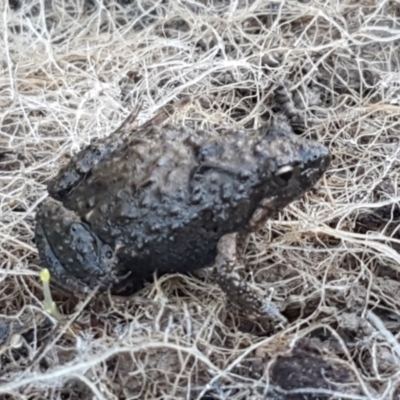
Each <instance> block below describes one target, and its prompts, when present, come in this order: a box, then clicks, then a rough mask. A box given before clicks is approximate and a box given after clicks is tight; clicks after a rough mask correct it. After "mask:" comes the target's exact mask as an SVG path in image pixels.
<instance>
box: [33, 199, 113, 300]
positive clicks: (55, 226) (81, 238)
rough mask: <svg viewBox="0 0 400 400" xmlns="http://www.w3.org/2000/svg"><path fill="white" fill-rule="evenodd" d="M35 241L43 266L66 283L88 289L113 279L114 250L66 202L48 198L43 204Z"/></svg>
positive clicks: (103, 284)
mask: <svg viewBox="0 0 400 400" xmlns="http://www.w3.org/2000/svg"><path fill="white" fill-rule="evenodd" d="M35 241H36V245H37V247H38V250H39V257H40V260H41V262H42V266H43V267H44V268H47V269H48V270H49V271H50V273H51V276H52V277H53V278H54V280H55V282H56V283H58V284H60V285H61V286H62V287H65V288H67V289H70V290H72V291H79V292H88V291H90V290H92V289H94V288H95V287H96V286H98V285H100V287H102V288H107V287H109V286H110V285H111V284H112V283H113V276H112V271H113V267H114V266H115V265H116V263H117V257H116V255H115V252H114V250H113V249H112V247H111V246H109V245H108V244H106V243H104V242H103V241H102V240H101V239H100V238H99V237H98V236H97V235H95V234H94V233H93V232H92V231H91V229H90V227H89V226H88V225H87V224H85V223H83V222H82V221H81V219H80V218H79V217H78V216H77V215H76V214H75V213H74V212H72V211H69V210H67V209H66V208H64V206H63V205H62V203H60V202H58V201H56V200H54V199H52V198H47V199H46V200H45V201H44V202H43V203H42V204H41V205H40V207H39V210H38V212H37V214H36V232H35Z"/></svg>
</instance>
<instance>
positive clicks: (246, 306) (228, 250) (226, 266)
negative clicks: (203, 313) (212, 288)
mask: <svg viewBox="0 0 400 400" xmlns="http://www.w3.org/2000/svg"><path fill="white" fill-rule="evenodd" d="M238 235H239V236H241V235H240V234H238V233H231V234H227V235H225V236H222V238H221V239H220V240H219V242H218V248H217V249H218V254H217V257H216V260H215V263H214V268H215V269H216V272H217V283H218V284H219V286H220V287H221V289H222V290H223V291H224V292H225V293H226V295H227V296H228V298H229V300H230V301H231V302H232V303H234V304H235V305H236V306H237V307H239V308H240V309H243V310H244V311H246V312H249V314H253V315H254V314H255V315H260V314H261V315H267V316H269V317H271V318H272V319H275V320H281V321H286V318H285V317H284V316H283V315H281V313H280V312H279V310H278V308H277V307H276V305H274V304H273V303H272V302H271V301H269V300H267V299H265V298H264V297H263V296H262V294H261V293H260V291H259V290H258V289H257V288H255V287H252V286H250V285H249V284H248V283H246V282H245V281H244V280H243V279H241V278H240V276H239V275H238V274H237V273H235V272H234V267H235V266H236V265H237V263H238V258H237V243H238ZM239 238H243V236H241V237H239Z"/></svg>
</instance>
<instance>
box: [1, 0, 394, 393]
mask: <svg viewBox="0 0 400 400" xmlns="http://www.w3.org/2000/svg"><path fill="white" fill-rule="evenodd" d="M0 8H1V19H0V27H1V33H2V34H1V38H0V54H3V56H2V59H1V63H0V205H1V212H0V224H1V228H0V277H1V286H0V288H1V291H0V310H1V316H0V357H1V363H0V371H1V372H0V398H1V399H3V398H4V399H20V398H26V399H30V400H31V399H32V400H33V399H43V398H46V399H48V398H54V399H88V398H96V399H163V400H166V399H203V400H206V399H209V400H210V399H215V400H216V399H237V400H238V399H251V400H256V399H278V400H279V399H328V398H330V399H397V398H400V375H399V373H398V368H399V364H400V346H399V343H398V340H397V338H398V332H399V329H400V312H399V310H400V294H399V292H400V283H399V279H398V271H399V265H400V254H399V253H398V250H399V248H400V247H399V245H400V241H399V239H400V235H399V233H398V230H397V227H398V223H397V221H398V220H399V219H400V212H399V209H398V201H399V194H398V187H399V183H398V172H399V167H400V163H399V161H398V160H399V155H398V153H399V152H400V146H399V141H400V135H399V132H400V130H399V129H400V124H399V115H400V75H399V70H400V53H399V51H398V49H399V46H400V23H399V20H400V5H399V4H398V3H397V2H394V1H388V0H387V1H386V0H375V1H374V0H365V1H356V0H353V1H352V0H347V1H345V0H339V1H330V2H327V1H321V2H320V1H316V0H310V1H306V0H304V1H295V0H293V1H287V2H273V1H265V0H263V1H262V0H260V1H257V0H255V1H247V2H246V1H242V0H237V1H217V0H216V1H211V0H209V1H206V0H198V1H195V0H193V1H185V0H182V1H172V0H169V1H168V0H158V1H157V0H143V1H129V0H125V1H122V0H120V1H115V0H110V1H105V0H104V1H103V2H101V1H100V0H75V1H68V0H65V1H62V0H54V1H51V0H42V1H40V0H29V1H24V0H19V1H17V0H9V3H8V4H7V2H5V3H4V2H3V3H1V4H0ZM279 84H283V85H284V86H285V87H286V88H287V90H288V91H289V92H290V93H291V94H292V95H293V99H294V103H293V107H295V108H296V109H299V110H300V111H302V115H303V116H304V120H305V121H306V126H305V127H304V126H302V127H300V128H299V133H301V134H304V135H305V136H307V137H310V138H313V139H315V140H319V141H321V142H322V143H324V144H325V145H326V146H328V147H329V148H330V150H331V153H332V165H331V167H330V169H329V171H328V173H327V174H326V176H325V177H324V179H323V180H322V181H321V182H320V183H319V184H318V185H317V186H316V188H315V190H313V191H312V192H311V193H308V194H307V195H306V196H305V197H304V198H302V199H300V200H299V201H297V202H295V203H293V204H292V205H290V206H289V207H287V209H286V210H285V211H284V212H282V213H280V215H278V216H277V217H276V219H274V220H272V221H268V223H267V224H266V225H265V227H264V229H262V230H261V231H260V232H257V233H256V234H253V235H252V236H251V239H250V241H249V243H248V245H247V248H246V250H245V254H244V260H245V262H244V267H243V268H242V269H241V270H239V271H238V273H239V274H241V275H242V276H243V279H247V280H248V281H249V282H253V283H254V285H256V286H257V287H258V288H259V289H260V290H261V291H263V292H265V294H268V293H269V294H270V295H271V300H272V301H274V303H275V304H277V305H278V306H279V307H281V312H282V314H283V315H284V316H285V317H286V318H287V319H288V323H287V324H284V323H280V322H277V321H270V320H268V319H265V320H263V319H257V320H254V319H250V318H247V317H246V315H243V313H241V312H240V310H236V309H235V308H233V307H232V306H231V305H230V304H229V303H228V302H226V299H225V297H224V295H223V294H222V292H221V290H220V289H219V288H218V286H217V285H216V284H215V281H214V279H213V275H212V272H211V271H208V270H203V271H200V272H198V273H196V274H194V275H191V276H178V275H169V276H163V277H162V278H160V279H158V280H157V282H156V283H155V284H153V285H149V286H148V287H146V289H145V290H143V291H141V292H140V293H138V294H137V295H136V296H134V297H132V298H130V299H116V298H109V297H107V296H103V297H99V296H89V297H84V296H83V297H74V296H71V295H70V294H66V293H63V292H62V291H60V290H58V289H56V288H54V287H52V295H53V298H54V300H55V302H56V304H57V306H58V308H59V310H60V312H61V313H62V314H63V319H62V321H60V322H59V323H57V322H56V320H55V319H54V318H50V317H49V316H48V314H47V312H46V310H45V308H44V305H43V289H42V286H41V282H40V280H39V272H40V264H39V261H38V258H37V251H36V248H35V244H34V241H33V236H34V235H33V232H34V216H35V211H36V207H37V205H38V204H39V203H40V202H41V201H42V200H43V199H44V198H45V197H46V196H47V193H46V186H45V183H46V180H48V179H49V178H50V177H52V176H54V175H55V174H56V172H57V171H58V169H59V167H60V166H61V165H63V164H64V163H65V161H66V160H67V158H68V157H69V156H71V155H72V154H74V153H75V152H76V151H78V150H79V149H81V148H82V147H83V146H85V145H87V144H88V143H89V142H90V140H91V139H92V138H95V137H104V136H105V135H107V134H109V133H110V132H112V131H113V130H115V129H116V128H117V127H118V126H119V125H120V124H121V122H122V121H123V120H124V118H126V117H127V116H128V115H129V113H130V112H131V111H132V110H133V109H134V107H135V106H136V105H137V104H138V102H139V101H140V102H142V104H143V107H142V111H141V113H140V115H139V122H143V121H146V120H147V119H149V118H150V117H152V116H154V114H155V113H156V112H157V110H159V109H160V108H161V107H163V106H164V105H166V104H168V103H170V102H172V101H176V100H179V99H181V98H184V97H186V96H190V98H191V99H192V101H191V103H190V104H189V105H187V106H185V107H183V108H181V109H178V110H176V112H175V113H173V115H171V121H170V122H173V123H176V124H187V125H188V126H192V127H198V128H209V129H211V128H215V129H216V132H221V130H222V129H224V128H249V129H250V128H255V127H259V126H260V125H262V124H263V123H265V122H266V121H267V120H268V118H269V117H270V110H271V106H273V104H272V102H273V90H274V88H276V87H277V85H279Z"/></svg>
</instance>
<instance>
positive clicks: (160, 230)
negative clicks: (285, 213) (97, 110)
mask: <svg viewBox="0 0 400 400" xmlns="http://www.w3.org/2000/svg"><path fill="white" fill-rule="evenodd" d="M159 129H160V128H159V127H156V126H154V127H153V128H152V131H151V132H148V134H149V135H148V137H136V138H132V139H131V141H130V142H127V143H126V144H125V145H124V146H122V147H121V148H119V149H118V151H116V152H115V153H114V154H113V155H112V157H109V158H108V159H106V160H104V161H103V162H102V163H100V164H99V165H97V166H96V167H94V168H93V170H92V173H91V176H89V177H88V178H87V179H86V180H85V181H83V182H82V183H81V184H80V185H79V186H78V187H77V188H75V189H74V190H73V191H72V192H71V193H70V194H69V195H68V196H67V197H66V199H65V200H64V204H65V205H66V206H67V207H68V208H69V209H72V210H74V211H76V212H77V213H78V214H79V215H80V217H81V218H82V219H83V220H84V221H86V222H87V223H88V224H89V225H90V227H91V229H92V230H93V231H94V232H95V233H96V234H97V235H98V236H99V237H100V238H101V239H102V240H103V241H104V242H106V243H109V244H110V245H114V246H117V248H118V253H117V254H118V258H119V259H120V261H121V263H120V271H118V275H119V274H125V273H127V272H130V273H131V275H133V276H136V278H140V279H141V278H144V279H147V278H148V277H150V276H151V275H152V274H153V273H154V272H155V271H156V270H157V271H158V272H160V273H164V272H189V271H191V270H194V269H198V268H202V267H205V266H208V265H209V264H210V263H212V261H213V260H214V258H215V255H216V246H217V242H218V240H219V239H220V237H221V236H223V235H224V234H226V233H230V232H236V231H239V230H242V229H244V228H245V227H246V224H247V222H248V221H249V219H250V218H251V215H252V214H253V213H254V211H255V209H256V208H257V206H258V203H259V201H260V200H261V198H262V195H263V193H262V188H261V186H260V185H259V184H260V182H259V175H258V173H257V170H258V169H259V165H258V164H257V163H256V162H255V160H254V154H252V153H251V152H250V151H249V149H250V148H254V144H253V143H252V141H253V140H255V138H254V139H252V138H251V137H249V135H248V134H247V135H245V133H244V132H241V131H239V132H235V133H232V134H230V135H224V136H220V137H215V135H214V137H213V138H212V137H211V134H208V133H207V132H201V131H200V132H194V131H191V130H189V129H187V128H176V127H173V126H170V125H167V126H164V127H163V129H162V132H158V130H159ZM257 187H258V189H257ZM130 281H132V280H130Z"/></svg>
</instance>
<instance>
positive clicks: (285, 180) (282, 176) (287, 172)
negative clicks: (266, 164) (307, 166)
mask: <svg viewBox="0 0 400 400" xmlns="http://www.w3.org/2000/svg"><path fill="white" fill-rule="evenodd" d="M293 171H294V168H293V166H291V165H285V166H284V167H281V168H279V169H278V171H276V173H275V182H276V183H277V184H278V185H279V186H287V185H288V184H289V182H290V180H291V179H292V177H293Z"/></svg>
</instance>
